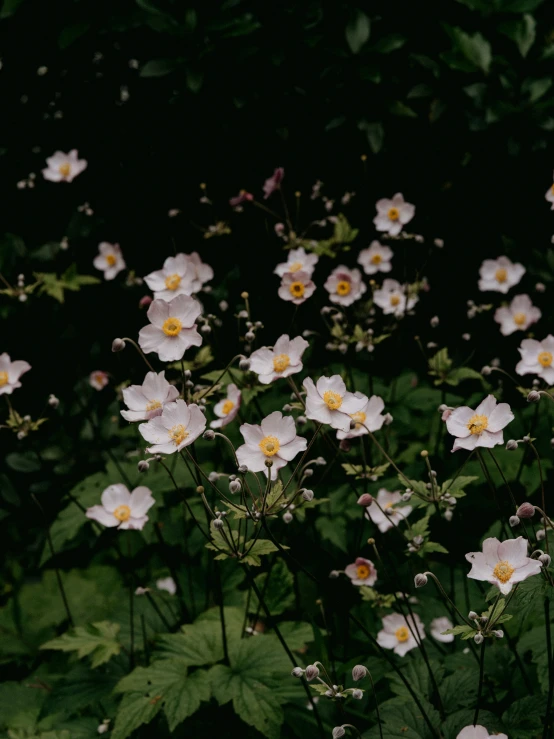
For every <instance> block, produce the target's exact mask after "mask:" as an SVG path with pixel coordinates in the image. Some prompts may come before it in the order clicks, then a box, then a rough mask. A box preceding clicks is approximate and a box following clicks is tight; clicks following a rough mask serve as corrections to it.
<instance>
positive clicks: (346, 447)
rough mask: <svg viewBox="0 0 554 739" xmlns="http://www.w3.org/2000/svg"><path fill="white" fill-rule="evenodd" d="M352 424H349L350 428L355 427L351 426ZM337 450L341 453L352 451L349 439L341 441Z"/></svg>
mask: <svg viewBox="0 0 554 739" xmlns="http://www.w3.org/2000/svg"><path fill="white" fill-rule="evenodd" d="M353 423H354V422H353V421H351V422H350V428H355V425H354V426H352V424H353ZM339 449H340V450H341V452H349V451H350V450H351V449H352V442H351V441H350V439H341V441H340V443H339Z"/></svg>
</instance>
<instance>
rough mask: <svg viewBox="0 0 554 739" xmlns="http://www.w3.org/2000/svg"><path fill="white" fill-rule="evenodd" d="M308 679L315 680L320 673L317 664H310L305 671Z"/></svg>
mask: <svg viewBox="0 0 554 739" xmlns="http://www.w3.org/2000/svg"><path fill="white" fill-rule="evenodd" d="M305 675H306V680H313V679H314V678H315V677H317V676H318V675H319V669H318V668H317V667H316V666H315V665H308V666H307V667H306V671H305Z"/></svg>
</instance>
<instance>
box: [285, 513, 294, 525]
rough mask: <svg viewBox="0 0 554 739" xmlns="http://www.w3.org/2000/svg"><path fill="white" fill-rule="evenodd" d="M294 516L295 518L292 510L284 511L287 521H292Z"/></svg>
mask: <svg viewBox="0 0 554 739" xmlns="http://www.w3.org/2000/svg"><path fill="white" fill-rule="evenodd" d="M292 518H293V516H292V513H291V512H290V511H285V512H284V513H283V521H284V522H285V523H290V522H291V521H292Z"/></svg>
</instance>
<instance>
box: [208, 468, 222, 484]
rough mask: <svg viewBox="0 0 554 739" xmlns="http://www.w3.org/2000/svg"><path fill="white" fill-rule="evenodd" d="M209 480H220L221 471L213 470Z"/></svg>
mask: <svg viewBox="0 0 554 739" xmlns="http://www.w3.org/2000/svg"><path fill="white" fill-rule="evenodd" d="M208 480H209V481H210V482H217V481H218V480H219V472H216V471H215V470H212V472H210V474H209V475H208Z"/></svg>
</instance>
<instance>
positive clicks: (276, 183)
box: [263, 167, 285, 200]
mask: <svg viewBox="0 0 554 739" xmlns="http://www.w3.org/2000/svg"><path fill="white" fill-rule="evenodd" d="M284 177H285V170H284V169H283V167H277V169H276V170H275V171H274V172H273V174H272V175H271V177H268V179H267V180H266V181H265V182H264V186H263V191H264V200H267V199H268V197H269V196H270V195H272V194H273V193H274V192H275V190H279V189H280V187H281V182H282V181H283V179H284Z"/></svg>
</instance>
